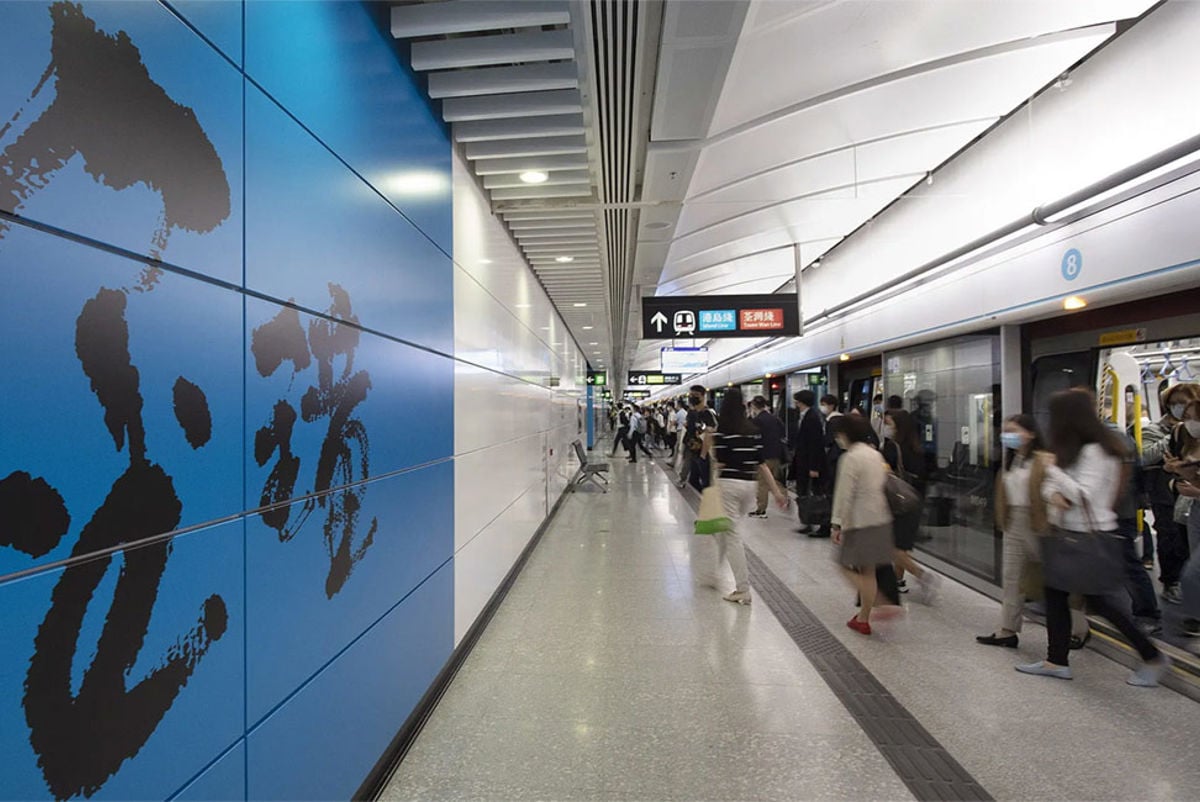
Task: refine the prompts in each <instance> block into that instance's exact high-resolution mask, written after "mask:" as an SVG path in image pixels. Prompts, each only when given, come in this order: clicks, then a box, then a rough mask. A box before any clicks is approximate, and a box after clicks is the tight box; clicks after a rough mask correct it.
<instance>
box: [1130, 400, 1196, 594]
mask: <svg viewBox="0 0 1200 802" xmlns="http://www.w3.org/2000/svg"><path fill="white" fill-rule="evenodd" d="M1197 398H1200V385H1196V384H1175V385H1172V386H1170V387H1168V388H1167V389H1165V390H1163V391H1162V393H1161V394H1160V396H1159V400H1160V401H1161V402H1162V409H1163V412H1164V414H1163V416H1162V417H1161V418H1159V419H1158V420H1157V421H1154V422H1152V423H1149V424H1147V425H1145V426H1143V427H1142V469H1143V470H1144V471H1145V476H1146V488H1147V490H1148V493H1149V496H1150V509H1151V511H1152V512H1153V513H1154V533H1155V534H1156V535H1158V571H1159V574H1158V578H1159V580H1160V581H1161V582H1162V586H1163V591H1162V599H1163V601H1165V602H1168V603H1170V604H1179V603H1181V602H1182V601H1183V593H1182V591H1181V590H1180V587H1179V577H1180V573H1181V572H1182V570H1183V565H1184V563H1186V562H1187V560H1188V555H1189V554H1190V552H1191V549H1190V548H1189V545H1188V537H1187V532H1186V530H1185V527H1184V526H1182V525H1180V524H1178V523H1176V522H1175V497H1176V494H1175V493H1174V492H1172V490H1171V480H1172V478H1174V477H1173V476H1172V475H1171V474H1170V473H1169V472H1167V471H1165V470H1164V469H1163V461H1164V459H1165V457H1166V456H1167V454H1168V452H1169V450H1170V446H1171V435H1172V433H1173V432H1174V431H1175V428H1176V427H1177V426H1178V425H1179V422H1180V421H1181V420H1182V419H1183V414H1184V409H1185V408H1186V407H1187V404H1188V403H1189V402H1190V401H1193V400H1195V399H1197ZM1145 556H1148V555H1143V557H1145Z"/></svg>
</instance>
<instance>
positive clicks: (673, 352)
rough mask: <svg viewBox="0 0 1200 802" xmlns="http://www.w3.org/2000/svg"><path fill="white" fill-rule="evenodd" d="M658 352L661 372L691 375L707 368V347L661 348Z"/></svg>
mask: <svg viewBox="0 0 1200 802" xmlns="http://www.w3.org/2000/svg"><path fill="white" fill-rule="evenodd" d="M660 353H661V358H660V359H659V365H661V366H662V371H663V373H685V374H688V375H691V374H693V373H700V372H702V371H705V370H708V349H707V348H663V349H660Z"/></svg>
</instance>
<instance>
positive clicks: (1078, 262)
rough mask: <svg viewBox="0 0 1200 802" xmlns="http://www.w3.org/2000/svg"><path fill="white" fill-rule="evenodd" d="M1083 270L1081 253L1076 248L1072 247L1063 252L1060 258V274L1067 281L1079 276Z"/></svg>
mask: <svg viewBox="0 0 1200 802" xmlns="http://www.w3.org/2000/svg"><path fill="white" fill-rule="evenodd" d="M1082 271H1083V254H1082V253H1080V252H1079V251H1078V250H1077V249H1075V248H1072V249H1071V250H1069V251H1067V252H1066V253H1064V254H1063V259H1062V276H1063V278H1065V279H1066V280H1067V281H1074V280H1075V279H1077V278H1079V274H1080V273H1081V272H1082Z"/></svg>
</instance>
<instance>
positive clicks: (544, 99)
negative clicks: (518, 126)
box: [442, 89, 583, 123]
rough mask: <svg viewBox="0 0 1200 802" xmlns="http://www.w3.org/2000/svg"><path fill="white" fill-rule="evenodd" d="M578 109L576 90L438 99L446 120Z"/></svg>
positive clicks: (575, 111) (538, 114) (580, 105)
mask: <svg viewBox="0 0 1200 802" xmlns="http://www.w3.org/2000/svg"><path fill="white" fill-rule="evenodd" d="M582 111H583V99H582V98H581V96H580V94H579V90H578V89H554V90H552V91H549V92H513V93H511V94H506V95H475V96H472V97H452V98H447V99H445V100H443V101H442V118H443V119H444V120H445V121H446V122H450V123H457V122H463V121H465V120H496V119H503V118H506V117H545V116H548V115H553V114H578V113H580V112H582Z"/></svg>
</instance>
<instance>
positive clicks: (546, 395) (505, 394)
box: [454, 155, 587, 644]
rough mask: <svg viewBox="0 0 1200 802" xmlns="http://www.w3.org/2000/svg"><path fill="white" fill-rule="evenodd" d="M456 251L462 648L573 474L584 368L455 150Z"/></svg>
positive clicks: (457, 596) (457, 558) (457, 610)
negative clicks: (553, 383)
mask: <svg viewBox="0 0 1200 802" xmlns="http://www.w3.org/2000/svg"><path fill="white" fill-rule="evenodd" d="M454 258H455V262H456V265H457V266H456V268H455V275H454V355H455V358H456V359H457V362H456V364H455V372H454V640H455V644H457V643H458V642H459V641H460V640H461V639H462V637H463V635H464V634H465V633H466V631H467V630H468V629H469V628H470V627H471V624H472V623H474V621H475V619H476V617H477V616H478V615H479V612H480V610H482V609H483V606H484V605H485V604H486V603H487V601H488V599H489V598H491V595H492V593H493V592H494V591H495V590H496V588H497V586H499V584H500V582H501V580H503V578H504V576H505V574H507V573H508V571H509V569H510V568H511V567H512V565H513V562H514V561H515V560H516V558H517V556H518V555H520V553H521V550H522V549H524V548H525V546H526V544H527V543H528V542H529V539H530V538H531V537H532V536H533V533H534V532H535V531H536V530H537V528H538V526H540V525H541V523H542V521H543V520H544V519H545V517H546V514H547V512H548V511H549V509H550V508H551V507H553V506H554V503H555V501H557V499H558V498H559V496H560V495H561V494H562V492H563V490H564V489H565V488H566V486H567V483H568V482H569V481H570V478H571V475H572V474H573V473H574V472H575V469H576V467H577V462H576V460H575V457H574V454H573V452H572V450H571V442H572V441H573V440H575V439H577V438H578V439H581V440H582V439H584V435H583V434H580V433H578V428H577V427H578V413H577V408H578V405H579V404H581V403H583V401H584V396H583V393H584V388H585V387H586V385H585V381H584V379H585V375H586V371H587V364H586V362H585V360H584V358H583V355H582V354H581V353H580V352H579V351H578V349H577V348H576V347H575V343H574V341H573V340H572V339H571V338H570V336H569V335H568V333H567V329H566V326H564V325H563V322H562V320H561V319H560V318H559V316H558V313H557V312H556V311H555V310H554V307H553V305H552V304H551V303H550V300H549V298H547V297H546V294H545V292H544V291H543V290H542V288H541V285H539V284H538V282H537V280H536V279H535V278H534V276H533V274H532V272H530V270H529V268H528V267H527V266H526V265H525V263H524V261H523V260H522V259H521V255H520V252H519V251H518V250H517V247H516V246H515V245H514V244H513V242H512V241H511V240H510V239H509V237H508V235H507V233H506V232H505V230H504V228H503V226H502V225H501V224H500V222H499V221H498V220H496V219H495V218H494V217H493V216H492V215H491V212H490V210H489V208H488V203H487V198H486V197H484V195H483V193H482V192H481V191H480V190H479V188H478V187H477V186H476V185H475V182H474V180H473V179H472V177H471V175H470V171H469V168H468V167H467V166H466V165H465V164H464V163H463V162H462V160H461V158H459V157H458V156H457V155H456V156H455V164H454ZM552 376H553V377H556V378H558V379H559V382H560V384H559V386H558V387H554V388H551V387H550V386H549V385H550V378H551V377H552Z"/></svg>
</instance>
